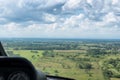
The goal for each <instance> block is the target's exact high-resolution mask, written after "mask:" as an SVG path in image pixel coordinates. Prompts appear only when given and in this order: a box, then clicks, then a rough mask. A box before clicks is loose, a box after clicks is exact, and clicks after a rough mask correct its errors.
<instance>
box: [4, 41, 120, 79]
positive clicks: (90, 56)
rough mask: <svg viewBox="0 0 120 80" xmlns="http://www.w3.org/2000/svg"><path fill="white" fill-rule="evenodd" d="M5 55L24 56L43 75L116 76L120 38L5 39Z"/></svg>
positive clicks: (119, 68)
mask: <svg viewBox="0 0 120 80" xmlns="http://www.w3.org/2000/svg"><path fill="white" fill-rule="evenodd" d="M4 47H5V49H6V52H7V53H8V54H9V56H17V57H25V58H27V59H28V60H30V61H31V62H32V63H33V65H34V66H35V67H36V69H38V70H41V71H43V72H44V73H45V74H47V75H54V76H61V77H68V78H74V79H76V80H120V40H77V39H75V40H72V39H71V40H66V39H62V40H56V39H54V40H51V39H50V40H49V39H44V40H43V39H38V40H37V39H34V40H33V39H31V40H29V39H21V40H8V41H6V40H5V42H4Z"/></svg>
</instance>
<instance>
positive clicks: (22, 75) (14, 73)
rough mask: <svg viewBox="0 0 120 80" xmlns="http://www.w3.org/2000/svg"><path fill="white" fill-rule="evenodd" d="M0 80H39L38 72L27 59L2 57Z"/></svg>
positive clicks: (0, 60) (0, 59) (0, 61)
mask: <svg viewBox="0 0 120 80" xmlns="http://www.w3.org/2000/svg"><path fill="white" fill-rule="evenodd" d="M0 80H37V76H36V70H35V69H34V67H33V65H32V64H31V63H30V62H29V61H28V60H26V59H25V58H13V57H1V58H0Z"/></svg>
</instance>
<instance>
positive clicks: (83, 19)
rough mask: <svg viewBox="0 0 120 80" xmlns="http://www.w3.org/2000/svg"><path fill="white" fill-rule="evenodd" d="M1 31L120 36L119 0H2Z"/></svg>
mask: <svg viewBox="0 0 120 80" xmlns="http://www.w3.org/2000/svg"><path fill="white" fill-rule="evenodd" d="M0 32H1V34H0V36H3V35H4V36H7V37H8V36H11V35H12V36H14V37H17V36H19V37H28V36H29V37H32V36H34V37H84V38H85V37H88V36H89V37H92V38H93V37H97V36H100V37H101V38H102V37H103V36H104V37H110V36H111V35H112V37H114V38H117V37H118V36H117V35H119V34H120V4H119V0H10V1H6V0H0ZM6 32H8V33H9V34H8V33H6ZM21 33H22V34H21ZM112 37H111V38H112Z"/></svg>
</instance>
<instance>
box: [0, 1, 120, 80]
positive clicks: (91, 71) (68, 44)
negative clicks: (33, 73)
mask: <svg viewBox="0 0 120 80" xmlns="http://www.w3.org/2000/svg"><path fill="white" fill-rule="evenodd" d="M119 2H120V0H9V1H6V0H0V41H2V43H3V46H4V49H5V51H6V53H7V54H8V55H9V56H17V57H25V58H27V59H28V60H30V61H31V62H32V63H33V64H34V66H35V67H36V69H38V70H41V71H43V72H44V73H46V74H47V75H54V76H62V77H68V78H74V79H76V80H119V79H120V27H119V25H120V4H119Z"/></svg>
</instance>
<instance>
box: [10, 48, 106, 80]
mask: <svg viewBox="0 0 120 80" xmlns="http://www.w3.org/2000/svg"><path fill="white" fill-rule="evenodd" d="M12 51H13V53H14V54H19V55H20V56H21V57H26V58H27V59H29V60H30V61H32V63H33V64H34V65H35V66H36V68H37V69H38V70H41V71H43V72H45V73H46V74H50V75H57V76H63V77H69V78H74V79H76V80H79V79H81V80H105V79H104V76H103V74H102V70H101V68H100V66H99V64H98V63H97V62H96V61H95V60H96V59H93V60H92V61H91V64H92V65H93V69H91V70H90V71H89V73H86V71H85V69H79V68H78V67H77V63H78V62H79V61H76V62H75V61H72V60H71V59H69V58H66V57H69V56H74V57H76V58H90V56H85V55H84V54H83V53H84V52H85V51H80V50H55V51H53V52H54V54H55V56H54V57H49V56H48V57H44V56H43V54H42V53H43V52H44V51H43V50H39V51H38V50H37V53H33V52H32V51H31V50H12ZM78 53H79V54H78ZM76 54H77V55H78V56H76ZM33 56H34V57H33ZM85 62H86V61H85ZM79 63H80V62H79Z"/></svg>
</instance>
